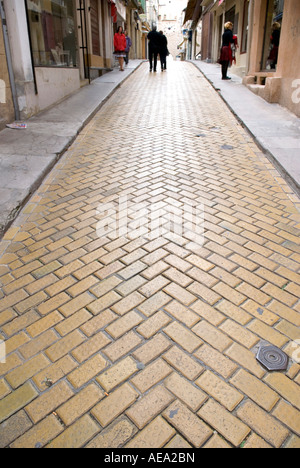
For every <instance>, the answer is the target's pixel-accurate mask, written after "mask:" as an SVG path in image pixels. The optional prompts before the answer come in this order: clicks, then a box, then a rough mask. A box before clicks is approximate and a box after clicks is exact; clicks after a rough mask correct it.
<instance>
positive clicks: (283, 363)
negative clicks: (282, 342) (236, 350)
mask: <svg viewBox="0 0 300 468" xmlns="http://www.w3.org/2000/svg"><path fill="white" fill-rule="evenodd" d="M256 359H257V360H258V361H259V362H260V363H261V364H262V365H263V366H265V367H266V368H267V369H268V370H269V371H272V370H285V369H287V366H288V362H289V358H288V356H287V355H286V354H285V353H284V352H283V351H281V349H279V348H277V347H276V346H261V347H260V348H259V350H258V353H257V356H256Z"/></svg>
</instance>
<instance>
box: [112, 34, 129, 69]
mask: <svg viewBox="0 0 300 468" xmlns="http://www.w3.org/2000/svg"><path fill="white" fill-rule="evenodd" d="M126 46H127V44H126V37H125V34H124V33H123V28H122V26H119V27H118V31H117V32H116V34H115V36H114V47H115V51H114V54H115V56H116V57H117V59H118V60H119V64H120V71H124V58H125V57H126V52H125V49H126Z"/></svg>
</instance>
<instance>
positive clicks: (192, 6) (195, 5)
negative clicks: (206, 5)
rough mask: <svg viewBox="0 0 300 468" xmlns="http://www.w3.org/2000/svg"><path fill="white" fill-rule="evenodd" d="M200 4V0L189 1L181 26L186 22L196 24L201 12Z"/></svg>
mask: <svg viewBox="0 0 300 468" xmlns="http://www.w3.org/2000/svg"><path fill="white" fill-rule="evenodd" d="M201 3H202V0H189V3H188V5H187V7H186V11H185V18H184V22H183V24H185V23H186V22H187V21H193V22H196V23H198V20H199V18H200V16H201V11H202V7H201Z"/></svg>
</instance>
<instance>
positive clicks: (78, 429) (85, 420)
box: [47, 415, 100, 448]
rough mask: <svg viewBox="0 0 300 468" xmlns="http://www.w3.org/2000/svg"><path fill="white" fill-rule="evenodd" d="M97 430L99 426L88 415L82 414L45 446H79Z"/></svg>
mask: <svg viewBox="0 0 300 468" xmlns="http://www.w3.org/2000/svg"><path fill="white" fill-rule="evenodd" d="M99 431H100V427H99V426H98V425H97V424H96V423H95V422H94V421H93V419H92V418H91V417H90V416H88V415H84V416H83V417H82V418H81V419H79V420H78V421H76V422H75V423H74V424H73V425H72V426H70V427H69V428H68V429H66V430H65V431H64V432H63V433H62V434H61V435H59V436H58V437H56V438H55V439H54V440H53V441H52V442H50V444H48V445H47V448H81V447H83V446H84V445H85V444H86V443H87V442H88V441H89V440H90V439H92V438H93V437H94V436H95V435H96V434H97V433H98V432H99Z"/></svg>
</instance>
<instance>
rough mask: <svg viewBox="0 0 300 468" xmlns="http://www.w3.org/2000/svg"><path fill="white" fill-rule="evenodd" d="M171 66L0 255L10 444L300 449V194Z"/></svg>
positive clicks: (93, 142) (132, 83) (99, 118)
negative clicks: (262, 354)
mask: <svg viewBox="0 0 300 468" xmlns="http://www.w3.org/2000/svg"><path fill="white" fill-rule="evenodd" d="M169 65H170V66H169V67H168V70H167V71H166V72H164V73H161V72H160V70H159V69H158V72H157V73H149V68H148V64H147V63H143V64H142V65H141V67H139V68H138V69H137V71H135V73H133V74H132V76H130V77H129V78H128V79H127V81H125V82H124V83H123V84H122V86H121V87H120V88H119V89H118V90H117V91H116V92H115V93H114V94H113V96H112V97H111V98H110V99H109V101H107V102H106V104H104V106H103V107H102V108H101V110H100V111H99V112H98V113H97V114H96V115H95V116H94V118H93V119H92V120H91V121H90V122H89V123H88V125H87V126H86V127H85V128H84V129H83V130H82V131H81V133H80V135H79V136H78V138H77V139H76V141H75V142H74V143H73V144H72V146H70V148H69V149H68V151H66V153H65V154H64V156H63V157H62V158H61V160H60V161H59V162H58V163H57V165H56V166H55V167H54V169H53V170H52V171H51V173H50V174H49V176H48V177H47V178H46V179H45V181H44V182H43V183H42V185H41V186H40V188H39V189H38V190H37V192H36V193H35V194H34V196H33V197H32V198H31V199H30V200H29V202H28V203H27V205H26V206H25V207H24V209H23V210H22V211H21V213H20V215H19V216H18V218H17V219H16V221H15V222H14V223H13V225H12V226H11V227H10V229H9V230H8V231H7V232H6V234H5V236H4V238H3V240H2V241H1V243H0V254H1V257H0V286H1V289H0V350H1V354H0V446H1V447H2V448H4V447H11V448H24V447H26V448H27V447H28V448H29V447H32V448H34V447H38V448H41V447H47V448H59V447H61V448H68V447H69V448H80V447H87V448H96V447H97V448H126V449H130V448H190V449H192V448H193V449H194V448H236V447H242V448H267V447H270V448H280V447H285V448H294V447H298V448H299V447H300V438H299V436H300V417H299V416H300V413H299V410H300V390H299V385H300V359H299V344H300V342H299V339H300V335H299V325H300V302H299V287H300V286H299V285H300V274H299V268H300V249H299V234H300V214H299V210H298V207H299V200H298V198H297V197H296V195H295V194H294V193H293V191H292V190H291V188H290V187H289V186H288V185H287V184H286V182H285V181H284V180H283V178H282V177H281V176H280V175H279V173H278V172H277V170H276V169H275V168H274V166H273V165H272V164H271V163H270V162H269V161H268V159H267V158H266V157H265V155H264V154H263V153H262V152H261V151H260V149H259V148H258V146H257V145H256V144H255V142H254V141H253V139H252V138H251V136H250V135H249V133H247V131H246V130H245V129H244V128H243V127H242V126H241V125H240V123H239V122H238V121H237V120H236V118H235V117H234V116H233V114H232V113H231V111H230V110H229V108H228V107H227V106H226V104H225V103H224V102H223V100H222V99H221V98H220V96H219V95H218V93H217V92H216V90H215V89H214V88H213V87H212V86H211V85H210V83H209V82H208V81H207V80H206V79H205V77H204V76H203V75H202V73H201V72H200V71H199V70H198V69H197V68H196V67H195V66H194V65H193V64H191V63H188V62H179V61H174V62H173V63H170V64H169ZM1 340H2V341H1ZM271 345H272V346H275V347H276V348H275V349H274V350H273V351H272V352H269V354H270V355H271V358H272V356H273V357H274V354H275V358H274V360H275V361H276V364H278V360H279V361H280V356H281V355H280V356H278V355H277V354H276V352H277V349H278V348H279V349H281V350H282V351H284V353H285V354H286V355H287V356H288V363H287V365H286V366H285V368H282V369H281V368H280V369H279V370H275V371H274V370H267V368H266V367H265V366H264V365H262V364H261V363H260V362H259V361H258V359H257V355H258V353H259V350H263V349H264V348H266V347H268V346H271ZM272 353H273V354H272ZM1 359H2V363H1ZM271 360H272V359H271Z"/></svg>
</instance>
